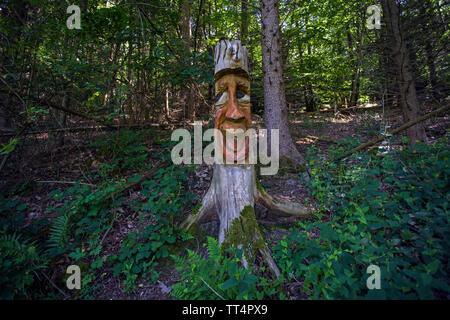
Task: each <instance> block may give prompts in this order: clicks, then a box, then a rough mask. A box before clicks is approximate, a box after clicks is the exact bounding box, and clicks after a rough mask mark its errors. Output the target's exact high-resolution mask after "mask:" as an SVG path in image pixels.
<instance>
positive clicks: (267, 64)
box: [261, 0, 304, 163]
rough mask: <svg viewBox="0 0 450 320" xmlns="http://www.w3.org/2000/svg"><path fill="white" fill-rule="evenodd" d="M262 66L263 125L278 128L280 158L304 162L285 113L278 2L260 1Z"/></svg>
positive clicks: (272, 0)
mask: <svg viewBox="0 0 450 320" xmlns="http://www.w3.org/2000/svg"><path fill="white" fill-rule="evenodd" d="M261 18H262V19H261V21H262V22H261V23H262V66H263V79H264V123H265V126H266V127H267V129H268V136H269V139H270V130H271V129H279V137H280V143H279V147H280V149H279V150H280V153H279V154H280V158H283V157H286V158H289V159H291V160H294V161H295V162H298V163H299V162H304V159H303V157H302V155H301V154H300V153H299V152H298V150H297V148H296V147H295V145H294V143H293V141H292V137H291V133H290V132H289V127H288V112H287V104H286V96H285V92H284V84H283V65H282V59H281V32H280V27H279V12H278V0H261Z"/></svg>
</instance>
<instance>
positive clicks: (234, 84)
mask: <svg viewBox="0 0 450 320" xmlns="http://www.w3.org/2000/svg"><path fill="white" fill-rule="evenodd" d="M214 59H215V72H214V79H215V89H216V102H215V108H216V110H215V118H216V121H215V128H216V129H218V130H219V131H220V132H221V133H222V135H219V138H217V136H216V141H215V143H219V144H220V146H221V147H220V148H216V150H222V151H223V159H224V162H225V163H216V164H215V165H214V173H213V179H212V182H211V186H210V188H209V190H208V192H207V193H206V195H205V197H204V198H203V200H202V202H201V203H200V204H199V206H198V209H197V210H194V211H193V212H192V213H191V214H190V215H189V216H188V217H187V218H186V220H185V221H183V223H182V224H181V227H182V228H186V229H189V228H190V227H191V226H192V225H193V224H194V223H198V222H200V221H201V220H203V219H206V218H207V217H208V216H209V215H211V214H214V213H215V214H217V215H218V218H219V221H220V226H219V236H218V242H219V244H224V245H225V246H227V247H228V246H234V247H238V248H242V249H243V251H244V259H243V264H244V266H245V267H247V266H248V264H249V263H254V261H255V259H256V257H257V255H258V254H260V255H261V257H262V258H263V259H264V261H265V262H266V263H267V264H268V265H269V267H270V268H271V269H272V270H273V271H274V273H275V275H276V276H277V277H278V276H279V275H280V272H279V270H278V268H277V266H276V264H275V262H274V261H273V259H272V257H271V254H270V250H269V249H268V247H267V245H266V244H265V242H264V240H263V238H262V235H261V232H260V230H259V227H258V223H257V221H256V216H255V212H254V205H255V203H256V202H259V203H260V204H262V205H264V206H265V207H267V208H268V209H269V210H271V211H273V212H274V213H277V214H278V215H280V216H295V217H298V218H307V217H311V216H312V215H311V212H310V210H308V209H307V208H305V207H302V206H301V205H299V204H297V203H291V202H288V201H285V200H282V199H278V198H274V197H272V196H270V195H269V194H267V193H266V192H265V191H264V189H263V188H262V187H261V185H260V184H259V183H258V182H257V179H256V173H255V167H254V165H253V164H249V161H248V157H249V138H248V136H246V137H245V138H244V139H242V140H241V141H242V143H241V144H240V145H239V143H237V144H236V143H235V142H236V141H235V140H234V139H227V132H228V131H230V130H231V131H232V130H239V129H240V130H242V131H241V132H245V131H247V129H249V128H250V125H251V114H250V82H249V74H248V62H247V49H246V47H245V46H241V43H240V41H239V40H234V41H229V40H221V41H220V42H219V43H218V44H217V46H216V49H215V56H214ZM220 139H223V140H222V141H220Z"/></svg>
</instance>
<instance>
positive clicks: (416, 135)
mask: <svg viewBox="0 0 450 320" xmlns="http://www.w3.org/2000/svg"><path fill="white" fill-rule="evenodd" d="M381 3H382V6H383V17H384V19H385V21H386V27H387V32H388V37H389V38H390V43H391V50H392V59H393V62H394V65H395V67H396V75H397V83H398V87H399V100H400V101H399V102H400V106H401V108H402V111H403V118H404V121H405V122H409V121H414V120H416V119H417V118H418V117H419V116H420V108H419V100H418V99H417V93H416V88H415V83H414V77H413V70H412V66H411V63H410V59H409V49H408V46H407V40H406V37H405V35H404V33H403V30H402V28H401V21H400V12H399V8H398V6H397V4H396V2H395V0H382V1H381ZM406 134H407V136H408V138H409V141H410V144H414V143H415V142H416V141H424V140H425V138H426V135H425V130H424V128H423V126H422V125H421V124H420V123H418V124H417V125H415V126H413V127H410V128H408V129H407V130H406Z"/></svg>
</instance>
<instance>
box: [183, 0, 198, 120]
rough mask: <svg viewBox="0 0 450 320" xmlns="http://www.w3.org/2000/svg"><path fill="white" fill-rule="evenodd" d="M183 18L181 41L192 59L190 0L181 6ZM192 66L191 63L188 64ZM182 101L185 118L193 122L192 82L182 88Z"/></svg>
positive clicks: (187, 82) (186, 0)
mask: <svg viewBox="0 0 450 320" xmlns="http://www.w3.org/2000/svg"><path fill="white" fill-rule="evenodd" d="M181 11H182V17H181V23H180V29H181V39H182V40H183V44H184V48H185V51H186V54H187V56H188V59H190V55H191V52H192V47H191V38H192V29H191V22H190V20H191V7H190V4H189V0H185V1H184V2H183V5H182V6H181ZM187 63H188V64H190V63H189V62H187ZM181 96H182V101H183V104H184V106H183V108H184V109H183V110H184V116H185V118H186V119H188V120H190V121H193V120H194V119H195V107H194V95H193V87H192V84H191V83H190V80H189V79H188V81H186V84H185V86H184V88H182V92H181Z"/></svg>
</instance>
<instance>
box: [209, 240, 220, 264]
mask: <svg viewBox="0 0 450 320" xmlns="http://www.w3.org/2000/svg"><path fill="white" fill-rule="evenodd" d="M208 253H209V257H210V258H211V260H212V261H214V262H216V263H218V262H220V260H221V258H222V252H221V249H220V246H219V244H218V243H217V240H216V239H214V238H212V237H208Z"/></svg>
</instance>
